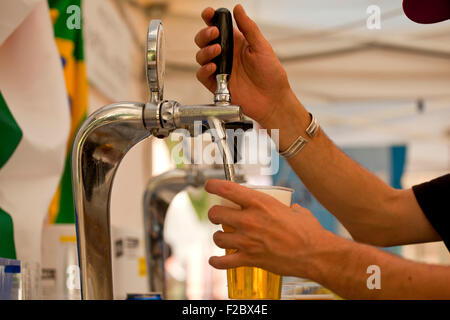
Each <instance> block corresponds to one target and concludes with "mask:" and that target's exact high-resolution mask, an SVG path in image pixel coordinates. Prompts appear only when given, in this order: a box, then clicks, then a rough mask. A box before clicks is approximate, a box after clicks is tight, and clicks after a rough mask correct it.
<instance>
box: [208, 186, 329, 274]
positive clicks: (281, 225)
mask: <svg viewBox="0 0 450 320" xmlns="http://www.w3.org/2000/svg"><path fill="white" fill-rule="evenodd" d="M205 189H206V191H208V192H209V193H212V194H216V195H218V196H220V197H222V198H225V199H228V200H230V201H232V202H233V203H235V204H237V205H239V206H240V207H241V209H233V208H229V207H225V206H218V205H216V206H213V207H212V208H211V209H210V210H209V212H208V217H209V219H210V221H211V222H212V223H214V224H222V225H225V226H229V227H231V228H233V229H234V231H233V232H222V231H217V232H216V233H215V234H214V236H213V239H214V242H215V243H216V245H217V246H218V247H220V248H223V249H236V251H235V252H234V253H232V254H229V255H225V256H220V257H216V256H215V257H211V258H210V260H209V263H210V264H211V265H212V266H213V267H215V268H218V269H228V268H235V267H240V266H253V267H260V268H263V269H266V270H269V271H271V272H274V273H276V274H281V275H289V276H297V277H307V278H309V279H312V278H313V277H314V276H313V275H312V274H311V270H313V269H314V267H313V266H314V264H315V258H316V257H317V256H319V255H320V256H322V255H323V252H324V251H326V250H328V248H327V245H326V243H329V241H330V239H332V237H335V236H334V235H333V234H332V233H331V232H329V231H326V230H325V229H323V228H322V226H321V225H320V223H319V222H318V221H317V219H316V218H315V217H314V216H313V215H312V213H311V212H310V211H309V210H307V209H305V208H302V207H301V206H299V205H297V204H294V205H293V206H291V207H288V206H286V205H284V204H282V203H281V202H279V201H278V200H277V199H275V198H273V197H271V196H269V195H267V194H264V193H262V192H259V191H256V190H253V189H249V188H246V187H244V186H241V185H239V184H237V183H234V182H231V181H226V180H209V181H208V182H207V183H206V185H205Z"/></svg>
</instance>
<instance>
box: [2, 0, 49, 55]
mask: <svg viewBox="0 0 450 320" xmlns="http://www.w3.org/2000/svg"><path fill="white" fill-rule="evenodd" d="M41 1H42V0H1V1H0V46H1V45H2V44H3V42H4V41H5V40H6V39H7V38H8V37H9V36H10V35H11V33H13V32H14V30H16V29H17V27H18V26H19V25H20V24H21V23H22V22H23V21H24V20H25V18H26V17H27V16H28V15H29V14H30V13H31V11H32V10H33V9H34V7H36V5H37V4H38V3H39V2H41Z"/></svg>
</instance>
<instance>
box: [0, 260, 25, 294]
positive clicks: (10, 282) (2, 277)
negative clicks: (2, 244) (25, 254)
mask: <svg viewBox="0 0 450 320" xmlns="http://www.w3.org/2000/svg"><path fill="white" fill-rule="evenodd" d="M20 279H21V275H20V261H19V260H12V259H5V258H0V300H19V299H20V296H19V291H20V290H19V289H20V281H21V280H20Z"/></svg>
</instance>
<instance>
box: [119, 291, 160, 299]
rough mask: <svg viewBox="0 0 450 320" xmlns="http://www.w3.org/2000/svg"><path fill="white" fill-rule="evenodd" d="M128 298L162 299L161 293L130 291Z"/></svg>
mask: <svg viewBox="0 0 450 320" xmlns="http://www.w3.org/2000/svg"><path fill="white" fill-rule="evenodd" d="M127 300H162V296H161V293H159V292H155V293H129V294H127Z"/></svg>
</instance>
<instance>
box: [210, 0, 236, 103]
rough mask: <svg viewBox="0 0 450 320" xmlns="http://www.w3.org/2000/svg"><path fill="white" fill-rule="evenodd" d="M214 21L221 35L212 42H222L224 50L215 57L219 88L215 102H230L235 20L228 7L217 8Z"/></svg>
mask: <svg viewBox="0 0 450 320" xmlns="http://www.w3.org/2000/svg"><path fill="white" fill-rule="evenodd" d="M212 23H213V25H214V26H216V27H217V28H218V29H219V36H218V37H217V38H216V39H214V40H213V41H212V42H211V44H214V43H218V44H220V46H221V48H222V51H221V52H220V54H219V55H218V56H217V57H216V58H214V59H213V62H214V63H215V64H216V72H215V75H216V81H217V88H216V92H215V93H214V103H215V104H221V105H223V104H225V105H226V104H230V103H231V95H230V91H229V90H228V78H229V77H230V75H231V69H232V66H233V45H234V43H233V41H234V39H233V20H232V18H231V13H230V11H228V9H225V8H220V9H217V10H216V12H215V13H214V16H213V18H212Z"/></svg>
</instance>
